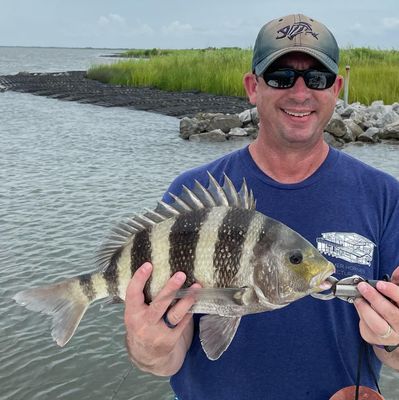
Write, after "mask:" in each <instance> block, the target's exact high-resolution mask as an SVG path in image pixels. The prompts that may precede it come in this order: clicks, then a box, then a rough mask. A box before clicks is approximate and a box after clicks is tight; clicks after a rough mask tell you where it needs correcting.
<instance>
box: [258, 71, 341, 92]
mask: <svg viewBox="0 0 399 400" xmlns="http://www.w3.org/2000/svg"><path fill="white" fill-rule="evenodd" d="M299 76H302V77H303V79H304V80H305V84H306V86H307V87H308V88H309V89H314V90H323V89H327V88H329V87H331V86H332V85H333V84H334V82H335V78H336V75H335V74H333V73H332V72H328V71H319V70H316V69H308V70H306V71H298V70H295V69H288V68H286V69H278V70H275V71H271V72H265V73H264V74H263V79H264V80H265V82H266V84H267V85H268V86H270V87H272V88H275V89H289V88H291V87H293V86H294V84H295V81H296V80H297V78H298V77H299Z"/></svg>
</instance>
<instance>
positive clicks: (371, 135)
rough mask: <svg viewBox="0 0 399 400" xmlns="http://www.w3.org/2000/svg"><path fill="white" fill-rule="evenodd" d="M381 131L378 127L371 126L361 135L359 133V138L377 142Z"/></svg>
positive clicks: (362, 140)
mask: <svg viewBox="0 0 399 400" xmlns="http://www.w3.org/2000/svg"><path fill="white" fill-rule="evenodd" d="M379 132H380V130H379V129H378V128H373V127H372V128H369V129H367V131H366V132H363V133H362V134H361V135H359V137H358V140H359V141H360V142H366V143H377V142H379V138H378V134H379Z"/></svg>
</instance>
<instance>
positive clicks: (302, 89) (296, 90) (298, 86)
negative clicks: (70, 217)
mask: <svg viewBox="0 0 399 400" xmlns="http://www.w3.org/2000/svg"><path fill="white" fill-rule="evenodd" d="M290 90H291V93H292V94H294V95H295V97H303V98H307V97H309V94H310V89H309V88H308V87H307V86H306V83H305V81H304V79H303V77H302V76H299V77H298V79H297V80H296V82H295V84H294V86H293V87H292V88H291V89H290Z"/></svg>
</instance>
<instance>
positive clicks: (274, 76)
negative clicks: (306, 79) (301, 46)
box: [263, 70, 295, 89]
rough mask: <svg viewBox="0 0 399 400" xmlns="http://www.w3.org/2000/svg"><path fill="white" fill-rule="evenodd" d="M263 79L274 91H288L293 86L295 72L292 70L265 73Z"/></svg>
mask: <svg viewBox="0 0 399 400" xmlns="http://www.w3.org/2000/svg"><path fill="white" fill-rule="evenodd" d="M263 78H264V80H265V82H266V84H267V85H269V86H270V87H272V88H276V89H288V88H290V87H292V86H294V82H295V71H294V70H277V71H273V72H269V73H267V72H266V73H265V74H264V75H263Z"/></svg>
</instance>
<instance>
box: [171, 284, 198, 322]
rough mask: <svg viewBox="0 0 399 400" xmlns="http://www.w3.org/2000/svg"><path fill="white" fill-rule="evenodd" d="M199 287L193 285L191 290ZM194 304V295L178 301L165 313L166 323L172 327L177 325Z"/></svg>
mask: <svg viewBox="0 0 399 400" xmlns="http://www.w3.org/2000/svg"><path fill="white" fill-rule="evenodd" d="M200 287H201V285H199V284H198V283H194V284H193V285H192V286H191V288H192V289H198V288H200ZM194 303H195V295H194V294H193V295H191V296H190V295H188V296H187V297H184V298H182V299H181V300H179V301H178V302H177V303H176V304H175V305H174V306H173V307H171V308H170V309H169V310H167V311H166V313H167V318H168V321H169V322H170V323H171V324H172V325H178V324H179V323H180V322H181V321H182V320H183V319H184V317H185V316H186V314H187V313H188V312H189V311H190V308H191V306H192V305H193V304H194Z"/></svg>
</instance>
